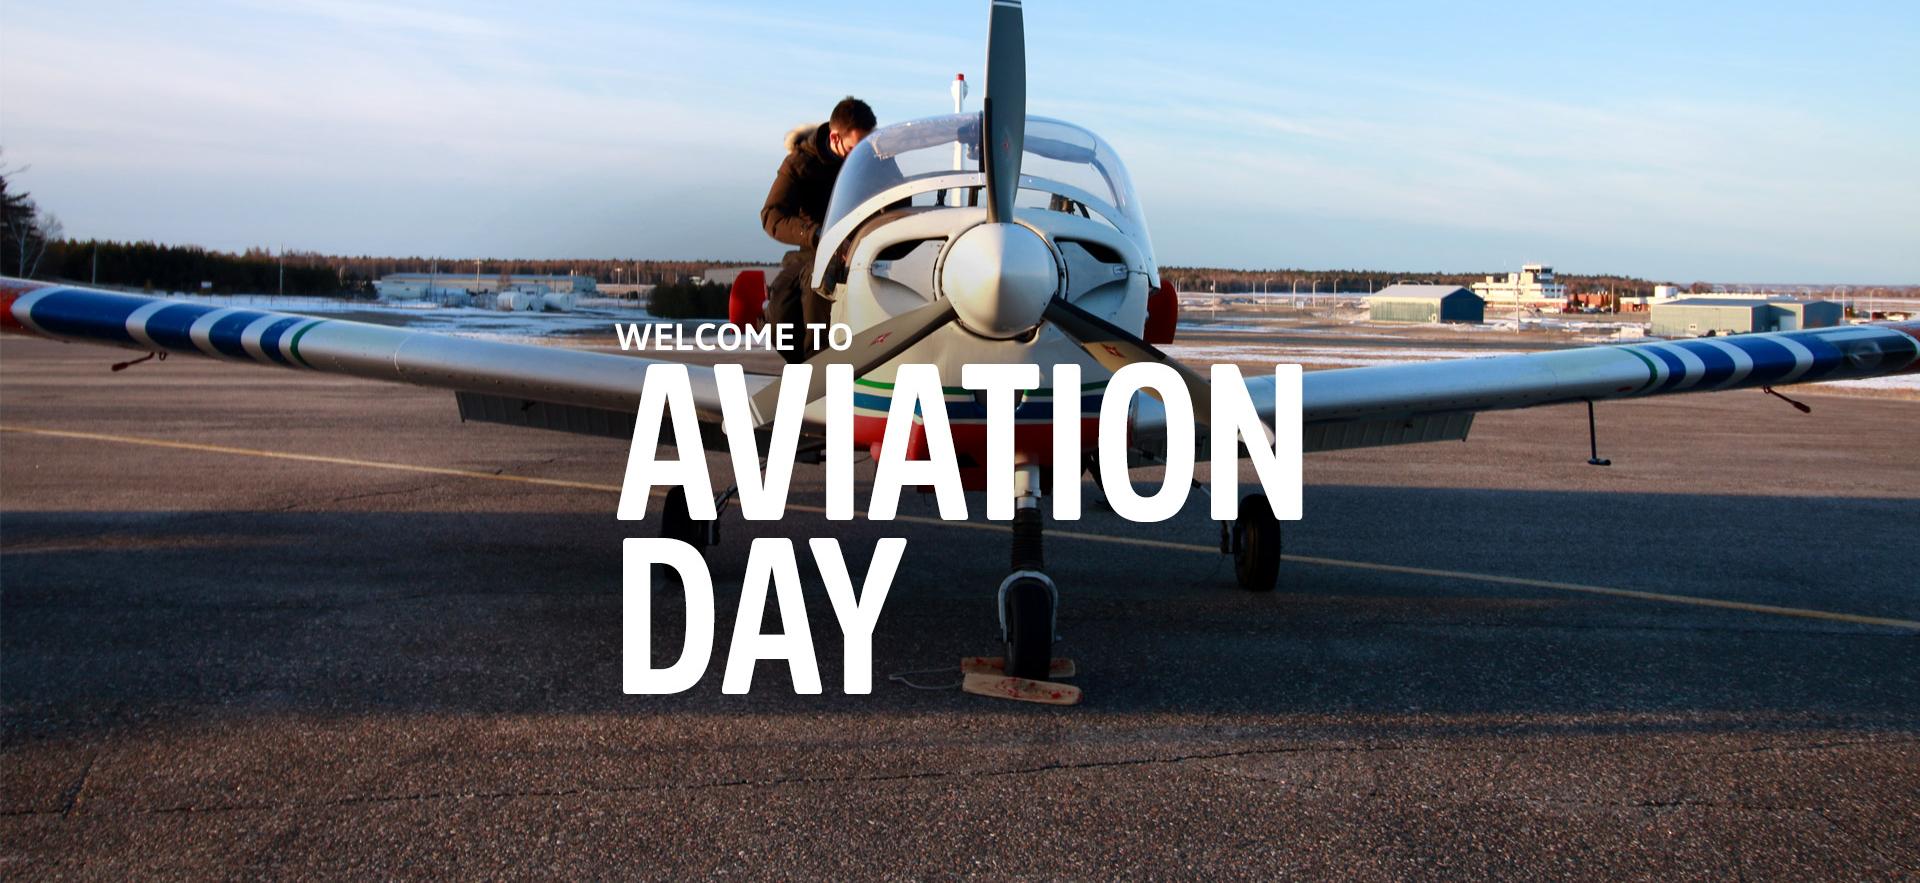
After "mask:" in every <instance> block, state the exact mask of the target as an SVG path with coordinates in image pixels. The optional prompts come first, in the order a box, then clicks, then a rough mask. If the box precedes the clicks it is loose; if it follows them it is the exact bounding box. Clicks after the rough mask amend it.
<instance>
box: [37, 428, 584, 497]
mask: <svg viewBox="0 0 1920 883" xmlns="http://www.w3.org/2000/svg"><path fill="white" fill-rule="evenodd" d="M0 432H15V433H19V434H21V435H39V436H46V437H48V438H71V439H79V440H82V441H98V442H113V443H115V444H122V445H142V446H145V447H149V448H172V449H174V450H177V451H199V452H201V453H204V454H235V455H238V456H242V457H264V458H266V459H269V460H296V461H299V462H302V463H327V464H330V465H334V466H362V467H365V468H368V469H387V470H391V471H394V472H421V473H425V474H428V475H451V476H454V477H457V478H484V479H486V480H488V481H517V482H520V483H522V484H538V485H545V486H547V487H563V488H572V489H574V490H586V491H612V492H614V493H619V492H620V486H619V485H617V484H594V483H592V482H587V481H565V480H562V479H558V478H535V477H533V476H530V475H506V474H504V473H495V472H478V471H475V470H471V469H448V468H445V467H442V466H415V465H413V464H411V463H389V462H385V461H381V460H356V459H353V458H351V457H326V456H321V455H319V454H294V453H288V452H286V451H263V450H260V449H258V448H230V447H227V446H226V445H203V444H199V443H196V442H181V441H168V440H166V439H161V438H138V437H135V436H131V435H106V434H103V433H98V432H71V431H68V430H64V429H39V428H36V427H30V426H5V425H0Z"/></svg>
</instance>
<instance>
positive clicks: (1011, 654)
mask: <svg viewBox="0 0 1920 883" xmlns="http://www.w3.org/2000/svg"><path fill="white" fill-rule="evenodd" d="M1000 603H1001V608H1000V609H1001V615H1002V616H1004V617H1006V622H1005V623H1004V626H1005V632H1006V636H1007V655H1006V672H1007V674H1009V675H1012V676H1013V677H1016V678H1027V679H1029V680H1035V681H1044V680H1046V679H1047V676H1048V671H1049V669H1050V667H1051V666H1052V664H1053V630H1054V608H1055V606H1056V604H1057V600H1056V598H1055V596H1054V589H1053V583H1052V582H1051V581H1050V580H1048V579H1047V578H1046V577H1045V576H1042V575H1040V574H1034V573H1016V574H1014V575H1012V576H1009V577H1007V582H1006V585H1005V587H1004V588H1003V589H1002V590H1001V602H1000Z"/></svg>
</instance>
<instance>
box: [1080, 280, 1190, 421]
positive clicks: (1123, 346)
mask: <svg viewBox="0 0 1920 883" xmlns="http://www.w3.org/2000/svg"><path fill="white" fill-rule="evenodd" d="M1046 319H1047V321H1048V322H1051V323H1053V327H1054V328H1057V329H1059V331H1060V333H1061V334H1064V335H1066V336H1067V337H1068V338H1069V339H1071V340H1072V341H1073V342H1074V343H1077V344H1079V345H1080V348H1081V349H1083V350H1086V351H1087V355H1090V356H1092V357H1093V360H1094V361H1096V362H1099V363H1100V366H1101V367H1103V368H1106V369H1107V370H1108V371H1118V370H1120V369H1121V368H1123V367H1125V366H1127V365H1131V364H1133V363H1135V362H1159V363H1161V364H1163V365H1171V366H1172V367H1173V370H1175V371H1177V372H1179V373H1180V379H1181V380H1183V381H1185V382H1186V385H1187V394H1188V395H1189V396H1190V397H1192V399H1193V416H1194V418H1195V419H1196V420H1198V421H1199V422H1200V423H1202V424H1205V423H1206V422H1207V418H1208V416H1209V415H1211V414H1212V413H1213V385H1212V384H1210V383H1208V382H1207V378H1205V377H1203V376H1201V374H1200V372H1198V371H1195V370H1193V369H1192V368H1189V367H1187V366H1186V364H1184V363H1182V362H1181V361H1180V360H1178V359H1175V358H1174V357H1172V356H1169V355H1167V354H1166V353H1163V352H1161V351H1160V350H1158V349H1156V348H1155V347H1154V345H1153V344H1150V343H1148V342H1146V341H1144V340H1141V339H1140V338H1138V337H1135V336H1133V335H1132V334H1129V333H1127V331H1126V329H1124V328H1121V327H1120V326H1118V325H1115V324H1113V323H1112V322H1108V321H1107V320H1105V319H1102V318H1100V317H1099V316H1096V315H1094V314H1092V313H1089V312H1087V311H1086V310H1083V309H1081V308H1080V307H1078V306H1075V305H1073V304H1071V303H1068V302H1067V301H1065V300H1062V299H1060V298H1057V297H1056V298H1054V299H1053V301H1052V302H1050V303H1048V304H1047V312H1046ZM1148 395H1153V396H1154V398H1159V396H1158V395H1155V394H1154V393H1153V392H1152V391H1151V390H1149V391H1148Z"/></svg>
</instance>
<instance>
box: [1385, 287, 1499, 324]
mask: <svg viewBox="0 0 1920 883" xmlns="http://www.w3.org/2000/svg"><path fill="white" fill-rule="evenodd" d="M1367 318H1369V319H1371V320H1373V321H1375V322H1463V323H1468V324H1478V323H1480V322H1483V321H1485V320H1486V318H1487V302H1486V301H1485V300H1482V299H1481V297H1480V295H1477V294H1474V293H1473V292H1471V291H1468V290H1467V289H1466V288H1464V287H1462V286H1459V285H1405V284H1401V285H1389V286H1387V287H1385V288H1382V289H1380V290H1379V291H1377V292H1374V293H1373V294H1369V295H1367Z"/></svg>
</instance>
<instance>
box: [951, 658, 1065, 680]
mask: <svg viewBox="0 0 1920 883" xmlns="http://www.w3.org/2000/svg"><path fill="white" fill-rule="evenodd" d="M960 673H961V674H963V675H972V674H981V675H1004V674H1006V673H1007V659H1006V657H1004V656H962V657H960ZM1078 673H1079V669H1076V668H1074V665H1073V660H1071V659H1065V658H1060V657H1056V658H1055V659H1054V660H1053V661H1052V662H1050V663H1048V664H1047V677H1048V678H1050V679H1052V680H1056V681H1058V680H1062V679H1065V678H1070V677H1073V676H1074V675H1075V674H1078Z"/></svg>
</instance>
